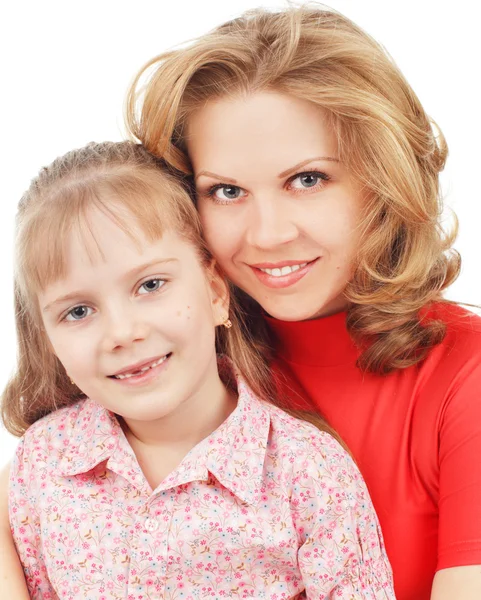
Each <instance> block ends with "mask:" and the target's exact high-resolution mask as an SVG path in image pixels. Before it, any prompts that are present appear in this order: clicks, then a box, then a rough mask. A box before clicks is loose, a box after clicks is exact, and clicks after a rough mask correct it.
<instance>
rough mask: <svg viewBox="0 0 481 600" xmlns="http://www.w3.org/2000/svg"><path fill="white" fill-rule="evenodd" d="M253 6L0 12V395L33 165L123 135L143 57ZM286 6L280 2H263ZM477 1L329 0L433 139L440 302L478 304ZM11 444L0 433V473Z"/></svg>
mask: <svg viewBox="0 0 481 600" xmlns="http://www.w3.org/2000/svg"><path fill="white" fill-rule="evenodd" d="M258 2H262V0H223V1H216V0H180V1H177V2H166V1H164V0H156V1H155V0H135V1H134V0H128V1H120V0H83V1H82V2H73V1H67V2H66V1H65V0H61V1H55V0H41V1H40V2H38V1H36V0H31V1H30V2H27V1H25V0H24V1H22V0H16V1H15V2H10V3H8V5H7V3H4V6H6V5H7V6H8V7H6V8H3V9H1V13H0V22H1V23H2V31H1V34H0V44H1V47H0V57H1V71H0V72H1V89H2V93H1V95H0V102H1V106H0V111H1V112H0V115H1V119H2V123H1V125H2V141H3V144H2V145H1V150H0V152H1V155H0V159H1V163H0V164H1V167H0V168H1V173H2V175H1V179H0V183H1V187H0V190H1V196H0V198H1V201H0V251H1V252H0V257H1V258H0V280H1V288H0V289H1V295H0V307H1V310H0V332H1V342H0V359H1V360H0V388H2V389H3V387H4V385H5V384H6V382H7V380H8V377H9V376H10V374H11V373H12V370H13V367H14V362H15V334H14V324H13V310H12V265H11V263H12V251H11V249H12V234H13V220H14V214H15V208H16V204H17V202H18V200H19V198H20V196H21V195H22V192H23V191H24V190H25V189H26V188H27V187H28V184H29V180H30V179H31V178H32V177H33V176H34V175H35V174H36V172H37V171H38V170H39V168H40V167H41V166H43V165H46V164H48V163H49V162H51V161H52V160H53V159H54V158H55V157H56V156H58V155H60V154H63V153H64V152H66V151H67V150H70V149H72V148H74V147H79V146H82V145H84V144H85V143H87V142H89V141H92V140H95V141H103V140H120V139H122V137H123V125H122V114H123V100H124V96H125V91H126V89H127V87H128V85H129V83H130V81H131V79H132V77H133V75H134V74H135V73H136V71H137V70H138V69H139V68H140V67H141V66H142V65H143V64H144V63H145V62H146V61H147V60H148V59H150V58H151V57H153V56H154V55H156V54H159V53H160V52H162V51H164V50H166V49H168V48H170V47H172V46H174V45H176V44H179V43H182V42H184V41H186V40H188V39H190V38H193V37H196V36H198V35H201V34H202V33H204V32H206V31H207V30H209V29H211V28H213V27H215V26H216V25H217V24H220V23H221V22H223V21H225V20H227V19H229V18H232V17H234V16H236V15H238V14H239V13H241V12H242V11H243V10H245V9H248V8H254V7H255V6H258ZM264 5H267V6H276V5H277V6H284V4H282V3H281V2H280V0H279V1H278V2H277V3H274V2H273V3H268V4H266V3H264ZM476 5H477V3H475V2H471V1H469V0H460V1H458V2H456V3H452V2H448V1H446V2H443V1H442V0H441V1H440V0H438V1H436V2H434V1H428V0H416V1H415V0H403V1H398V2H387V1H385V0H331V3H330V6H332V7H333V8H335V9H337V10H340V11H341V12H344V13H345V14H346V15H347V16H349V17H351V18H352V19H353V20H354V21H356V22H357V23H358V24H359V25H361V26H362V27H364V29H366V30H367V31H368V32H369V33H370V34H372V35H373V36H374V37H375V38H376V39H377V40H378V41H380V42H381V43H382V44H383V45H384V46H385V47H386V48H387V49H388V50H389V52H390V54H391V55H392V56H393V57H394V59H395V61H396V62H397V63H398V65H399V66H400V67H401V69H402V70H403V72H404V74H405V75H406V77H407V79H408V81H409V82H410V83H411V85H412V86H413V88H414V90H415V91H416V93H417V94H418V96H419V97H420V99H421V101H422V102H423V104H424V106H425V108H426V109H427V111H428V113H429V114H430V115H431V116H432V117H433V118H434V119H435V120H436V121H437V123H438V124H439V125H440V127H441V129H442V130H443V132H444V134H445V136H446V138H447V141H448V144H449V148H450V158H449V160H448V165H447V168H446V170H445V173H444V175H443V179H442V182H443V188H444V194H445V198H446V203H447V205H448V206H449V207H451V208H453V209H454V210H455V211H456V212H457V214H458V216H459V219H460V235H459V238H458V243H457V245H456V247H457V248H458V249H459V250H460V251H461V253H462V256H463V272H462V275H461V277H460V279H459V280H458V282H457V283H456V284H455V285H454V286H453V287H452V289H451V290H450V292H449V294H448V297H450V298H452V299H456V300H461V301H464V302H471V303H478V304H479V303H481V277H480V276H479V260H480V259H481V241H480V238H481V232H480V231H479V226H478V221H479V219H480V217H481V193H480V186H479V178H480V174H481V173H480V171H481V152H480V150H479V145H480V142H481V126H480V109H481V97H480V96H481V94H480V84H479V80H480V60H481V42H480V30H479V20H478V18H477V16H478V15H476V14H475V12H474V11H475V10H476V9H475V8H474V7H475V6H476ZM16 443H17V440H16V439H15V438H13V437H12V436H10V435H9V434H7V433H6V432H5V431H4V430H2V428H1V426H0V464H3V463H5V462H6V461H7V460H8V459H9V457H10V456H11V454H12V452H13V450H14V447H15V445H16Z"/></svg>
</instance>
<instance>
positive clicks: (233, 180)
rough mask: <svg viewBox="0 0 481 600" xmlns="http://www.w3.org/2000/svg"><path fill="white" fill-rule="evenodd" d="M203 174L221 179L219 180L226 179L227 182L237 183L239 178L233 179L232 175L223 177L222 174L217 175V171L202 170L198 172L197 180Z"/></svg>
mask: <svg viewBox="0 0 481 600" xmlns="http://www.w3.org/2000/svg"><path fill="white" fill-rule="evenodd" d="M201 175H205V176H206V177H213V178H214V179H219V181H225V182H226V183H233V184H236V183H237V179H232V177H223V176H222V175H216V173H211V171H200V173H197V175H196V176H195V180H196V181H197V179H198V178H199V177H200V176H201Z"/></svg>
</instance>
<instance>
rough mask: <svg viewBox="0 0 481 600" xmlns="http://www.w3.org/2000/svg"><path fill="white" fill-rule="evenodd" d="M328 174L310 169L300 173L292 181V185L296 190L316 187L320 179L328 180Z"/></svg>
mask: <svg viewBox="0 0 481 600" xmlns="http://www.w3.org/2000/svg"><path fill="white" fill-rule="evenodd" d="M327 180H328V176H327V175H325V174H324V173H321V172H319V171H309V172H306V173H299V174H298V175H296V176H295V177H294V178H293V179H292V180H291V183H290V186H291V187H292V188H293V189H295V190H302V189H309V188H313V187H316V185H318V183H319V182H320V181H327Z"/></svg>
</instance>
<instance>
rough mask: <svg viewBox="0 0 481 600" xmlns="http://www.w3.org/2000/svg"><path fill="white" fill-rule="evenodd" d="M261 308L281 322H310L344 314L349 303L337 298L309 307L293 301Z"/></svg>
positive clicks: (267, 304) (270, 304) (265, 305)
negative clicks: (340, 313)
mask: <svg viewBox="0 0 481 600" xmlns="http://www.w3.org/2000/svg"><path fill="white" fill-rule="evenodd" d="M261 306H262V308H263V309H264V311H265V312H266V313H267V314H268V315H269V316H270V317H272V318H273V319H278V320H279V321H310V320H312V319H320V318H322V317H329V316H330V315H334V314H337V313H339V312H342V311H344V310H346V309H347V306H348V303H347V302H346V300H345V299H344V298H335V299H334V300H332V301H329V302H325V303H312V304H310V305H309V304H308V303H306V302H302V301H301V302H299V301H296V299H291V300H290V301H287V302H286V301H284V302H276V303H264V304H263V305H261Z"/></svg>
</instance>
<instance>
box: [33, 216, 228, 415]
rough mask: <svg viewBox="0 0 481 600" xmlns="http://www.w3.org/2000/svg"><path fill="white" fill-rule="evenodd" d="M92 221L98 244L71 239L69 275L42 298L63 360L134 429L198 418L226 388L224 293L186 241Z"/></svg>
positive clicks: (50, 333)
mask: <svg viewBox="0 0 481 600" xmlns="http://www.w3.org/2000/svg"><path fill="white" fill-rule="evenodd" d="M88 216H89V219H88V222H89V227H90V230H91V232H92V234H93V235H92V237H87V238H86V234H85V233H84V235H81V234H79V233H77V232H75V233H72V234H71V235H70V239H69V240H68V255H67V265H68V268H67V276H66V277H65V278H64V279H61V280H59V281H56V282H55V283H52V284H50V285H49V286H48V287H47V288H46V289H45V290H44V291H43V292H42V293H41V294H39V306H40V310H41V312H42V316H43V322H44V327H45V330H46V333H47V335H48V338H49V340H50V342H51V345H52V347H53V350H54V352H55V354H56V355H57V357H58V358H59V360H60V361H61V362H62V364H63V366H64V367H65V370H66V371H67V373H68V375H69V376H70V377H71V378H72V379H73V381H74V382H75V383H76V385H77V386H78V387H79V388H80V389H81V390H82V392H84V393H85V394H86V395H87V396H89V397H90V398H92V399H93V400H95V401H96V402H98V403H99V404H101V405H103V406H104V407H106V408H107V409H110V410H112V411H113V412H115V413H117V414H119V415H121V416H122V417H124V419H125V421H126V422H127V424H129V420H131V421H132V422H137V426H138V423H140V422H143V423H146V422H149V423H154V422H155V421H156V420H159V419H163V418H165V417H168V416H172V415H175V414H180V413H182V414H183V415H187V417H188V418H190V419H191V418H193V415H195V413H196V411H197V412H198V411H203V410H205V407H206V403H207V402H209V399H210V398H211V397H212V394H214V393H217V392H218V389H219V378H218V372H217V364H216V355H215V326H216V325H219V324H220V323H222V322H223V321H224V320H225V318H226V314H227V304H226V303H227V300H226V288H225V286H224V285H223V283H222V281H221V280H220V279H219V278H218V277H215V278H214V279H213V280H212V277H209V276H208V272H209V273H210V270H208V272H207V271H206V269H204V267H203V266H202V265H201V263H200V260H199V258H198V255H197V252H196V250H195V248H194V247H193V246H192V244H190V243H188V242H187V241H185V240H184V238H182V237H181V236H180V235H178V234H177V233H175V232H173V231H171V230H167V231H165V232H164V234H163V236H162V238H161V239H159V240H157V241H155V242H149V241H147V240H146V237H145V235H144V234H143V232H142V231H141V230H140V229H139V228H138V227H136V225H135V220H134V217H132V229H131V231H132V234H133V237H130V236H129V235H127V234H126V233H124V231H123V230H122V229H121V228H119V227H118V225H116V224H115V223H114V222H113V221H112V219H111V217H109V216H107V215H105V214H104V213H102V212H101V211H99V210H96V209H93V210H91V212H90V213H89V215H88ZM133 238H134V239H133Z"/></svg>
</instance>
